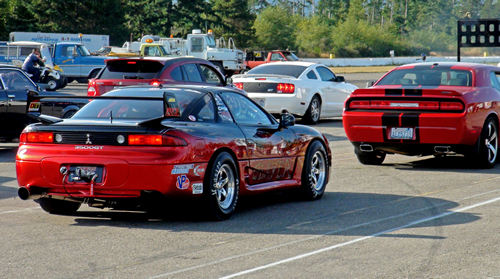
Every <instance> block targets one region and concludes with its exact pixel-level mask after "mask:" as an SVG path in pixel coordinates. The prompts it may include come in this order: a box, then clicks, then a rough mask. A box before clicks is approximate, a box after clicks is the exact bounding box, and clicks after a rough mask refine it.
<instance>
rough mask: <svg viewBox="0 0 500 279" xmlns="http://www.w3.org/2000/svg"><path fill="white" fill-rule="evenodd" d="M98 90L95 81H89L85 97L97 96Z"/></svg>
mask: <svg viewBox="0 0 500 279" xmlns="http://www.w3.org/2000/svg"><path fill="white" fill-rule="evenodd" d="M99 95H100V94H99V88H98V87H97V85H96V82H95V79H91V80H89V85H88V87H87V96H99Z"/></svg>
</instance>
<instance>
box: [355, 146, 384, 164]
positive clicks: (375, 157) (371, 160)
mask: <svg viewBox="0 0 500 279" xmlns="http://www.w3.org/2000/svg"><path fill="white" fill-rule="evenodd" d="M354 153H355V154H356V157H358V161H359V162H360V163H361V164H363V165H381V164H382V163H383V162H384V160H385V153H384V152H382V151H376V150H374V151H371V152H364V151H361V150H360V149H359V147H354Z"/></svg>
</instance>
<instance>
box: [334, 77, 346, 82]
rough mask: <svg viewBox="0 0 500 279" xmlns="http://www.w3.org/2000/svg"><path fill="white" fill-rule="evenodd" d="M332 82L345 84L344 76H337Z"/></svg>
mask: <svg viewBox="0 0 500 279" xmlns="http://www.w3.org/2000/svg"><path fill="white" fill-rule="evenodd" d="M333 81H335V82H345V78H344V76H337V77H336V78H335V79H334V80H333Z"/></svg>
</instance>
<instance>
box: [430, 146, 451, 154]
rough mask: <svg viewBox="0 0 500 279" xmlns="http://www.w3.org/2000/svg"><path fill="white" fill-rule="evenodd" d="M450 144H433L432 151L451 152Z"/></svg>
mask: <svg viewBox="0 0 500 279" xmlns="http://www.w3.org/2000/svg"><path fill="white" fill-rule="evenodd" d="M450 148H451V147H450V146H434V152H436V153H451V152H452V151H451V150H450Z"/></svg>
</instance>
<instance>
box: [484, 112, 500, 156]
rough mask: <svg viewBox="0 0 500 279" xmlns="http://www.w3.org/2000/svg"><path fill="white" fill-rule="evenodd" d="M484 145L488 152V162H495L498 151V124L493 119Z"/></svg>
mask: <svg viewBox="0 0 500 279" xmlns="http://www.w3.org/2000/svg"><path fill="white" fill-rule="evenodd" d="M484 145H485V146H486V149H487V152H488V162H489V163H495V161H496V159H497V151H498V137H497V130H496V126H495V124H493V122H491V121H490V122H489V123H488V135H487V136H486V138H485V139H484Z"/></svg>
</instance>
